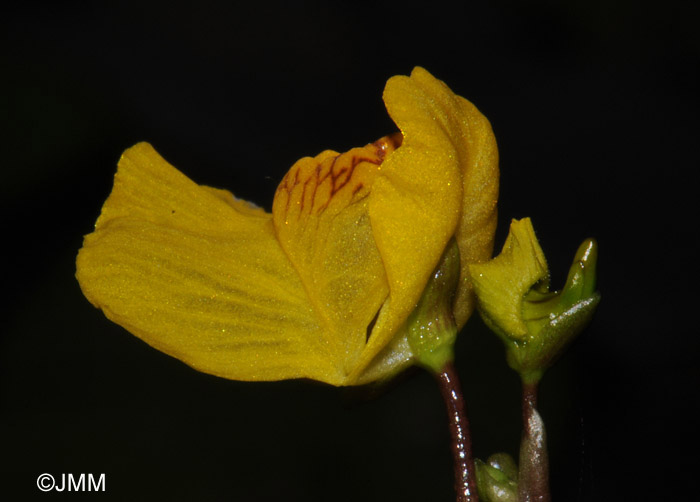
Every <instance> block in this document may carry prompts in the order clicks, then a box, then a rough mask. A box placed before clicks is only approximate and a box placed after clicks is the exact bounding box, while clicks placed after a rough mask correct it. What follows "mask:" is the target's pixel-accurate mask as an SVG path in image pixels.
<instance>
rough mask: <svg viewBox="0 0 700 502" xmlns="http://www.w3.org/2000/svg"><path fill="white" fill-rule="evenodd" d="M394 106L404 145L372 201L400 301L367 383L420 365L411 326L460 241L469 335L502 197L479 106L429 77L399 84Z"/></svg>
mask: <svg viewBox="0 0 700 502" xmlns="http://www.w3.org/2000/svg"><path fill="white" fill-rule="evenodd" d="M384 102H385V104H386V107H387V110H388V112H389V115H390V116H391V118H392V119H393V120H394V122H395V123H396V125H397V126H398V127H399V129H400V130H401V132H402V134H403V144H402V146H401V148H399V149H398V150H397V151H396V152H395V153H394V154H392V155H391V156H389V157H388V158H387V159H386V161H385V162H384V163H383V164H382V166H381V175H380V177H378V178H377V180H376V181H375V184H374V186H373V188H372V194H371V195H370V203H369V214H370V220H371V223H372V228H373V231H374V237H375V240H376V242H377V247H378V248H379V251H380V253H381V256H382V260H383V262H384V265H385V268H386V274H387V279H388V283H389V290H390V297H389V300H388V301H387V302H386V304H385V306H384V308H383V309H382V311H381V312H380V315H379V317H378V319H377V324H376V326H375V329H374V331H373V333H372V337H371V338H370V340H369V343H368V345H367V347H366V349H365V351H364V352H363V354H362V359H361V361H360V363H359V365H358V368H357V370H356V371H357V372H358V373H359V372H362V371H365V373H366V374H367V375H374V374H375V373H377V372H378V373H382V372H385V371H389V369H388V368H384V366H391V365H396V364H397V360H402V361H404V362H405V361H406V360H407V359H408V358H410V357H411V354H410V350H409V349H408V347H407V344H406V343H404V340H403V339H404V338H405V336H406V332H405V329H404V328H403V326H402V325H403V323H404V321H405V320H406V317H407V316H408V315H409V314H410V312H411V311H412V310H413V308H415V305H416V304H417V302H418V300H419V298H420V295H421V294H422V292H423V289H424V288H425V284H426V282H427V280H428V277H429V275H430V274H431V273H432V271H433V270H434V268H435V267H436V265H437V263H438V260H439V259H440V256H441V255H442V253H443V251H444V249H445V246H446V245H447V243H448V241H449V239H450V238H451V237H452V236H453V235H454V236H455V237H456V239H457V243H458V246H459V248H460V255H461V256H462V258H461V269H462V270H461V274H460V283H459V286H458V290H457V295H456V296H457V300H458V302H459V304H458V305H457V306H456V307H455V317H456V321H457V325H458V326H459V327H461V326H462V325H463V324H464V323H465V322H466V320H467V318H468V317H469V315H470V313H471V311H472V310H473V308H474V302H473V299H472V293H471V285H470V282H469V275H468V268H467V266H468V263H469V261H470V260H477V261H481V260H487V259H488V258H489V257H490V253H491V251H492V246H493V244H492V242H493V233H494V230H495V223H496V221H495V217H496V216H495V209H496V199H497V193H498V155H497V150H496V143H495V139H493V133H492V131H491V127H490V125H489V124H488V121H487V120H486V119H485V118H484V117H483V115H481V113H479V111H478V110H477V109H476V108H475V107H474V105H472V104H471V103H469V102H468V101H467V100H465V99H463V98H461V97H459V96H457V95H455V94H454V93H453V92H452V91H451V90H450V89H449V87H448V86H447V85H446V84H444V83H443V82H442V81H440V80H438V79H436V78H435V77H433V76H432V75H431V74H430V73H428V72H427V71H426V70H424V69H423V68H420V67H417V68H415V69H414V70H413V72H412V73H411V76H410V77H405V76H396V77H392V78H391V79H389V81H388V82H387V85H386V88H385V90H384ZM392 338H394V339H393V340H392ZM388 344H390V345H388ZM387 346H390V347H392V348H393V350H392V351H387V350H386V347H387ZM382 351H383V352H382ZM397 351H402V354H401V356H400V357H397V354H396V352H397ZM380 352H381V353H380ZM373 360H374V361H373Z"/></svg>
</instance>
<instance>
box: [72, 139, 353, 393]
mask: <svg viewBox="0 0 700 502" xmlns="http://www.w3.org/2000/svg"><path fill="white" fill-rule="evenodd" d="M77 277H78V280H79V282H80V285H81V288H82V289H83V292H84V293H85V296H86V297H87V298H88V299H89V300H90V301H91V302H92V303H93V304H94V305H95V306H97V307H99V308H101V309H102V310H103V311H104V313H105V315H106V316H107V317H108V318H110V319H111V320H113V321H114V322H116V323H118V324H120V325H122V326H124V327H125V328H126V329H128V330H129V331H131V332H132V333H133V334H135V335H136V336H138V337H139V338H141V339H143V340H144V341H146V342H147V343H149V344H150V345H152V346H154V347H155V348H157V349H159V350H161V351H163V352H165V353H167V354H170V355H172V356H174V357H177V358H178V359H180V360H182V361H184V362H186V363H188V364H189V365H191V366H193V367H194V368H196V369H198V370H200V371H204V372H207V373H212V374H215V375H219V376H222V377H225V378H231V379H237V380H279V379H286V378H301V377H307V378H313V379H316V380H320V381H324V382H328V383H331V384H335V385H339V384H342V382H343V379H344V375H343V372H342V368H339V367H338V366H337V364H336V363H337V358H336V357H335V354H334V353H333V351H332V348H333V344H332V340H330V339H329V334H328V333H326V332H325V329H324V327H323V325H322V323H321V322H320V320H319V318H318V317H317V316H316V315H315V313H314V311H313V308H312V306H311V304H310V302H309V300H308V297H307V294H306V291H305V289H304V286H303V284H302V283H301V281H300V280H299V276H298V275H297V273H296V271H295V270H294V268H293V267H292V265H291V263H290V262H289V260H288V258H287V256H286V255H285V253H284V252H283V251H282V249H281V247H280V246H279V243H278V242H277V239H276V238H275V233H274V229H273V225H272V218H271V215H269V214H267V213H265V212H264V211H262V210H261V209H258V208H256V207H254V206H253V205H251V204H248V203H246V202H245V201H241V200H238V199H235V198H234V197H233V196H232V195H231V194H230V193H229V192H227V191H225V190H217V189H213V188H208V187H201V186H198V185H196V184H195V183H193V182H192V181H191V180H189V179H188V178H187V177H185V176H184V175H183V174H182V173H180V172H179V171H177V170H176V169H175V168H173V167H172V166H170V165H169V164H168V163H167V162H166V161H165V160H163V159H162V158H161V157H160V156H159V155H158V154H157V153H156V152H155V150H153V148H152V147H151V146H150V145H148V144H146V143H140V144H138V145H136V146H134V147H132V148H130V149H129V150H127V151H126V152H125V153H124V155H123V156H122V159H121V160H120V163H119V169H118V171H117V175H116V176H115V183H114V189H113V191H112V193H111V195H110V197H109V198H108V200H107V201H106V202H105V205H104V207H103V210H102V214H101V216H100V218H99V219H98V221H97V224H96V227H95V231H94V232H93V233H92V234H90V235H88V236H86V238H85V243H84V246H83V248H82V249H81V251H80V253H79V255H78V260H77Z"/></svg>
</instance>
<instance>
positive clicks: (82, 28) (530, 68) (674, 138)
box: [0, 0, 700, 501]
mask: <svg viewBox="0 0 700 502" xmlns="http://www.w3.org/2000/svg"><path fill="white" fill-rule="evenodd" d="M107 3H108V2H104V3H97V2H95V3H90V2H67V3H59V2H45V3H41V2H39V3H37V2H24V3H21V5H20V6H14V7H12V8H8V7H3V8H2V9H3V12H2V13H1V14H0V30H1V32H2V35H1V36H2V40H3V43H2V48H0V56H1V59H0V62H1V63H2V77H1V78H0V91H1V92H0V96H1V98H0V99H1V100H2V112H1V115H0V116H1V117H2V125H1V127H2V136H1V137H2V150H3V152H2V157H0V166H1V169H2V174H1V176H2V178H1V179H2V184H1V186H0V189H1V190H2V199H1V200H2V202H1V203H2V211H1V213H0V214H1V216H0V217H1V218H2V230H3V233H4V235H5V238H4V239H3V244H2V253H3V257H4V259H3V267H2V270H3V272H2V277H3V281H2V284H3V286H4V290H5V291H4V292H5V299H4V301H3V302H2V308H3V313H2V338H1V339H0V434H1V439H0V440H1V441H2V446H1V447H0V451H1V453H0V462H2V464H4V465H2V468H1V469H0V480H1V484H0V486H1V487H0V493H1V494H2V495H0V496H1V497H2V498H3V499H5V495H7V494H10V495H12V496H11V497H10V498H8V500H34V499H37V500H39V499H41V500H44V499H52V498H56V497H60V496H59V495H58V494H56V493H40V492H39V490H38V489H37V488H36V478H37V476H38V475H39V474H41V473H44V472H47V473H52V474H54V475H60V473H95V474H99V473H105V474H106V488H107V490H106V492H105V493H101V494H98V495H93V498H95V499H98V498H99V499H100V500H246V501H248V500H251V501H257V500H260V501H268V500H304V501H325V500H353V501H356V500H367V501H378V500H436V501H437V500H451V499H452V497H453V496H452V491H451V490H452V489H451V460H450V456H449V451H448V444H447V428H446V423H445V417H444V412H443V409H442V403H441V402H440V399H439V395H438V391H437V388H436V387H435V385H434V384H433V382H432V381H431V380H430V378H429V377H428V375H427V374H424V373H422V372H412V373H409V374H408V375H406V377H405V378H403V379H402V381H401V382H399V383H398V384H397V385H395V386H393V387H391V388H390V389H387V390H386V391H385V392H384V393H383V394H382V395H379V396H373V395H372V393H371V392H368V391H366V390H352V389H351V390H348V389H335V388H331V387H328V386H323V385H320V384H314V383H310V382H294V381H292V382H277V383H241V382H231V381H226V380H222V379H217V378H215V377H212V376H208V375H204V374H199V373H197V372H195V371H194V370H191V369H190V368H188V367H187V366H185V365H183V364H182V363H180V362H178V361H176V360H174V359H171V358H169V357H167V356H165V355H163V354H161V353H159V352H157V351H155V350H153V349H151V348H149V347H148V346H146V345H145V344H143V343H142V342H140V341H139V340H137V339H136V338H134V337H132V336H131V335H129V334H128V333H127V332H126V331H124V330H123V329H122V328H120V327H118V326H116V325H113V324H111V323H110V322H109V321H107V320H106V319H105V318H104V316H103V315H102V314H101V313H100V312H99V311H97V310H96V309H93V308H92V307H91V306H90V304H89V303H88V302H87V301H86V300H85V299H84V298H83V296H82V295H81V292H80V289H79V287H78V284H77V282H76V281H75V279H74V276H73V274H74V267H75V266H74V260H75V255H76V253H77V250H78V248H79V247H80V245H81V241H82V235H83V234H86V233H89V232H90V231H91V228H92V225H93V224H94V220H95V219H96V217H97V215H98V214H99V210H100V207H101V204H102V202H103V201H104V199H105V198H106V196H107V195H108V193H109V191H110V189H111V183H112V177H113V175H114V171H115V166H116V161H117V159H118V158H119V155H120V154H121V152H122V151H123V150H124V149H125V148H127V147H129V146H131V145H132V144H134V143H136V142H138V141H141V140H147V141H150V142H151V143H153V144H154V145H155V147H156V148H157V149H158V150H159V152H160V153H161V154H162V155H163V156H164V157H165V158H166V159H168V160H169V161H170V162H171V163H172V164H174V165H175V166H177V167H178V168H180V169H181V170H182V171H183V172H185V173H186V174H187V175H188V176H189V177H191V178H192V179H194V180H195V181H196V182H198V183H202V184H208V185H213V186H220V187H224V188H228V189H231V190H233V191H234V192H235V193H236V195H238V196H239V197H243V198H246V199H249V200H253V201H256V202H257V203H259V204H261V205H263V206H265V207H267V208H268V209H269V208H270V205H271V200H272V196H273V193H274V190H275V188H276V184H277V182H278V181H279V180H280V179H281V177H282V176H283V174H284V173H285V172H286V170H287V169H288V167H289V166H291V164H292V163H293V162H294V161H295V160H296V159H297V158H299V157H302V156H304V155H315V154H316V153H318V152H319V151H321V150H323V149H326V148H333V149H336V150H340V151H343V150H346V149H348V148H350V147H352V146H357V145H363V144H365V143H367V142H370V141H373V140H375V139H376V138H378V137H380V136H382V135H383V134H385V133H387V132H391V131H393V130H394V127H393V124H392V123H391V121H390V119H389V118H388V117H387V116H386V113H385V111H384V107H383V104H382V101H381V91H382V89H383V85H384V82H385V81H386V79H387V78H388V77H390V76H391V75H394V74H407V73H408V72H410V70H411V68H412V67H413V66H414V65H422V66H425V67H426V68H427V69H428V70H429V71H431V72H432V73H433V74H434V75H436V76H437V77H438V78H440V79H442V80H445V81H446V82H447V83H448V84H449V85H450V86H451V87H452V88H453V89H454V90H455V92H457V93H459V94H461V95H463V96H465V97H467V98H468V99H470V100H471V101H473V102H474V103H475V104H476V105H477V106H478V107H479V108H480V109H481V110H482V111H483V112H484V114H485V115H486V116H487V117H488V118H489V119H490V120H491V122H492V124H493V127H494V130H495V133H496V136H497V139H498V142H499V146H500V154H501V170H502V190H501V202H500V228H499V232H498V238H497V244H496V246H497V247H500V245H501V244H502V242H503V238H504V236H505V232H506V229H507V224H508V221H509V220H510V218H513V217H523V216H531V217H532V218H533V220H534V224H535V228H536V230H538V235H539V237H540V241H541V243H542V246H543V248H544V250H545V253H546V254H547V257H548V259H549V262H550V268H551V270H552V273H553V280H554V284H555V285H560V284H561V283H562V282H563V280H564V277H565V273H566V269H567V268H568V265H569V261H570V259H571V258H572V256H573V252H574V251H575V249H576V247H577V245H578V244H579V243H580V242H581V241H582V240H583V239H584V238H586V237H588V236H595V237H597V238H598V240H599V243H600V265H599V288H600V291H601V293H602V295H603V302H602V304H601V306H600V308H599V312H598V314H597V317H596V318H595V320H594V322H593V324H592V325H591V327H590V329H589V330H588V331H587V332H586V333H585V334H584V335H583V336H582V337H581V339H580V340H579V341H578V342H577V343H576V344H575V345H574V346H573V347H572V349H571V350H570V352H569V353H568V355H567V356H566V357H565V358H564V359H563V360H562V361H561V362H560V363H559V364H557V365H556V366H555V367H554V368H553V369H552V370H551V371H550V372H549V373H548V374H547V376H546V377H545V381H544V382H543V388H542V392H541V402H542V413H543V415H544V418H545V420H546V421H547V423H548V424H549V432H550V452H551V458H552V489H553V493H554V496H555V500H559V501H564V500H576V501H579V500H596V501H599V500H652V499H654V500H659V499H661V500H667V499H671V498H676V499H678V500H688V499H689V497H690V498H692V497H691V496H690V495H689V493H690V488H691V487H692V486H693V485H694V484H695V482H694V481H693V479H692V477H691V473H693V472H694V471H695V466H694V459H695V458H696V456H697V449H696V447H695V446H694V444H693V443H694V440H695V439H696V438H697V435H696V432H695V427H696V422H697V419H696V417H697V413H698V404H697V394H698V392H697V389H698V380H699V379H698V373H699V371H698V364H697V357H698V355H697V354H698V350H697V349H698V346H699V344H698V341H697V332H698V330H697V328H696V327H695V326H694V325H693V324H692V321H694V320H696V319H697V315H696V311H697V306H696V301H697V296H698V295H697V293H696V290H695V282H696V281H697V274H696V271H695V268H694V267H693V266H692V261H693V260H692V259H693V258H694V255H695V252H696V250H697V245H696V240H697V237H696V235H695V233H696V228H697V223H696V220H695V217H694V213H695V209H696V202H695V199H694V192H696V187H697V181H696V180H694V179H693V178H691V174H692V172H693V171H695V170H697V168H698V154H697V141H698V137H699V136H698V125H697V116H698V112H699V111H700V110H699V101H698V89H700V86H699V83H700V82H699V78H698V77H699V69H700V57H699V55H700V35H698V31H697V23H698V20H699V19H698V15H697V14H698V12H697V7H693V8H690V7H682V8H681V7H680V6H679V5H677V4H676V3H674V2H664V3H663V4H662V5H661V6H660V7H658V8H657V9H655V10H645V9H643V8H642V7H640V5H639V4H638V2H634V1H631V0H627V1H621V2H604V1H602V0H601V1H590V2H582V1H581V2H578V1H574V2H554V1H545V0H541V1H537V2H517V1H496V2H461V3H446V2H441V1H432V2H428V3H425V4H424V5H420V6H413V7H411V6H407V5H402V3H403V2H375V3H374V4H373V6H372V7H367V8H359V7H356V6H351V5H352V4H349V3H348V4H345V3H343V2H323V3H321V2H319V3H313V4H303V3H294V4H292V3H291V2H290V3H289V4H287V5H286V6H280V5H271V4H268V3H267V2H252V3H247V4H245V5H239V4H237V3H235V2H217V1H202V2H197V3H194V2H193V3H192V4H182V3H172V2H169V3H163V4H160V5H158V4H156V3H152V2H133V3H131V2H115V3H116V4H117V6H107V5H106V4H107ZM690 3H691V2H688V3H687V4H690ZM59 4H60V5H59ZM457 364H458V367H459V371H460V374H461V376H462V379H463V380H464V383H465V392H466V396H467V403H468V406H469V408H470V410H471V420H472V428H473V434H474V443H475V453H476V455H477V456H479V457H482V458H484V457H486V456H488V455H489V454H490V453H492V452H495V451H508V452H511V453H515V452H516V451H517V446H518V437H519V403H518V382H517V379H516V377H515V375H514V374H512V372H510V370H508V368H507V367H506V364H505V362H504V358H503V356H502V349H501V347H500V345H499V342H498V341H497V340H496V339H495V337H494V336H493V335H491V334H490V333H488V332H487V331H486V330H485V329H484V327H483V325H482V324H481V322H480V320H478V319H477V318H476V317H475V318H473V320H472V321H471V322H470V323H469V324H468V326H467V328H466V329H465V330H464V332H463V333H462V334H461V336H460V339H459V341H458V344H457ZM64 496H65V497H68V495H66V494H64ZM70 496H78V497H79V496H80V495H79V494H70Z"/></svg>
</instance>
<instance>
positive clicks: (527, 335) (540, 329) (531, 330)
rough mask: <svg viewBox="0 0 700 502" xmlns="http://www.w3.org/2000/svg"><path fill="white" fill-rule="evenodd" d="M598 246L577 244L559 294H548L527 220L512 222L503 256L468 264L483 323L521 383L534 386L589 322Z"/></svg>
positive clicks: (595, 300) (540, 255)
mask: <svg viewBox="0 0 700 502" xmlns="http://www.w3.org/2000/svg"><path fill="white" fill-rule="evenodd" d="M597 258H598V245H597V243H596V242H595V240H593V239H587V240H586V241H584V242H583V244H581V246H580V247H579V249H578V251H577V252H576V256H575V257H574V262H573V264H572V265H571V268H570V270H569V275H568V278H567V280H566V284H565V285H564V288H563V289H562V290H561V291H553V292H551V291H549V270H548V268H547V262H546V260H545V257H544V253H543V252H542V249H541V248H540V245H539V243H538V242H537V238H536V237H535V232H534V229H533V228H532V222H531V221H530V219H529V218H524V219H522V220H519V221H518V220H513V222H512V223H511V226H510V233H509V234H508V237H507V239H506V242H505V244H504V246H503V250H502V251H501V254H500V255H498V256H497V257H495V258H494V259H493V260H491V261H488V262H486V263H481V264H473V265H470V274H471V277H472V281H473V283H474V289H475V291H476V294H477V298H478V301H479V307H480V312H481V314H482V317H483V319H484V321H485V322H486V324H487V325H488V326H489V327H490V328H491V329H492V330H493V331H494V332H495V333H496V334H497V335H499V337H500V338H501V339H502V340H503V342H504V343H505V345H506V351H507V359H508V364H509V365H510V366H511V368H513V369H514V370H516V371H517V372H518V373H520V375H521V377H522V378H523V380H524V381H525V382H537V381H539V379H540V378H541V377H542V373H543V372H544V371H545V370H546V369H547V368H548V367H549V366H550V365H551V364H552V363H553V362H554V361H555V360H556V358H557V357H558V356H559V355H560V354H561V353H562V352H563V350H564V349H565V348H566V346H567V345H568V344H569V343H570V342H571V341H572V340H573V339H574V338H575V337H576V335H578V334H579V333H580V332H581V331H582V330H583V328H585V327H586V325H587V324H588V323H589V322H590V320H591V317H592V316H593V312H594V311H595V308H596V306H597V305H598V302H599V301H600V295H599V294H598V293H597V292H595V279H596V278H595V268H596V261H597Z"/></svg>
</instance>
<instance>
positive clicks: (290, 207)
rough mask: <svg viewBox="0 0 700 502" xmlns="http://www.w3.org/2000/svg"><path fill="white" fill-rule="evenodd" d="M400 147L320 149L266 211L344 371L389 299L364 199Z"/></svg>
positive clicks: (393, 143)
mask: <svg viewBox="0 0 700 502" xmlns="http://www.w3.org/2000/svg"><path fill="white" fill-rule="evenodd" d="M399 142H400V137H398V136H396V137H386V138H382V139H380V140H379V141H377V142H375V143H372V144H370V145H367V146H365V147H362V148H353V149H352V150H350V151H348V152H346V153H343V154H338V153H336V152H332V151H326V152H323V153H321V154H320V155H318V156H316V157H315V158H311V157H306V158H303V159H301V160H299V161H298V162H297V163H296V164H294V166H292V168H291V169H290V170H289V172H288V173H287V175H286V176H285V177H284V179H283V180H282V182H281V183H280V185H279V187H278V189H277V193H276V194H275V200H274V203H273V206H272V214H273V220H274V224H275V230H276V232H277V237H278V239H279V241H280V244H281V246H282V248H283V249H284V251H285V252H286V254H287V256H288V257H289V259H290V261H291V262H292V263H293V265H294V267H295V268H296V270H297V271H298V272H299V276H300V278H301V281H302V283H303V284H304V286H305V288H306V292H307V294H308V296H309V298H310V301H311V304H312V305H313V306H314V309H315V311H316V312H317V313H318V315H319V317H320V318H321V319H322V322H323V326H324V330H325V332H326V333H327V336H328V338H329V339H330V341H329V348H330V350H331V351H332V352H333V353H334V354H335V357H336V358H337V360H338V361H339V364H340V363H341V361H342V362H343V368H344V371H345V372H346V373H350V372H351V371H352V370H353V369H354V365H355V363H356V361H357V358H358V357H359V356H360V353H361V352H362V350H363V348H364V346H365V342H366V339H367V331H368V326H370V324H371V322H372V319H373V318H374V316H375V315H376V313H377V311H378V310H379V308H380V306H381V305H382V304H383V303H384V301H385V300H386V297H387V295H388V286H387V281H386V275H385V272H384V265H383V264H382V258H381V256H380V254H379V251H378V249H377V246H376V244H375V242H374V237H373V234H372V227H371V226H370V218H369V214H368V196H369V195H370V193H371V190H373V184H374V182H375V180H376V178H377V176H378V175H379V173H380V169H381V165H382V161H383V160H384V158H385V157H386V156H387V155H389V154H391V152H393V151H394V150H395V149H396V147H397V146H398V145H399V144H400V143H399Z"/></svg>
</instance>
